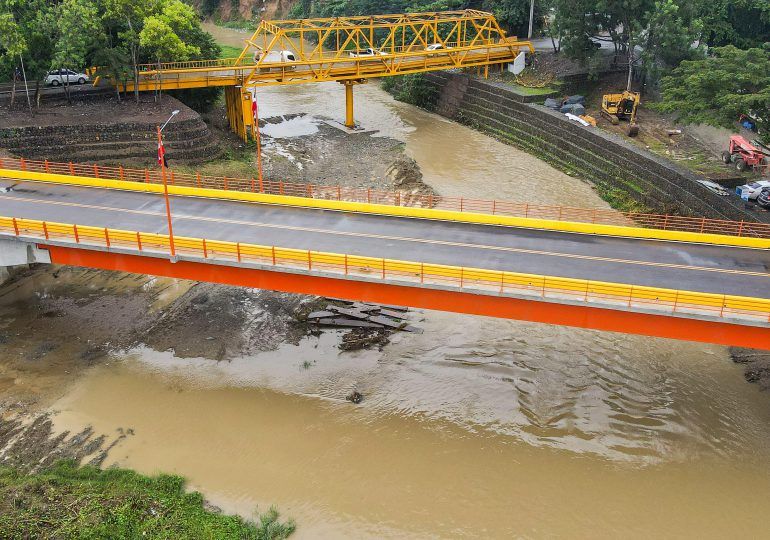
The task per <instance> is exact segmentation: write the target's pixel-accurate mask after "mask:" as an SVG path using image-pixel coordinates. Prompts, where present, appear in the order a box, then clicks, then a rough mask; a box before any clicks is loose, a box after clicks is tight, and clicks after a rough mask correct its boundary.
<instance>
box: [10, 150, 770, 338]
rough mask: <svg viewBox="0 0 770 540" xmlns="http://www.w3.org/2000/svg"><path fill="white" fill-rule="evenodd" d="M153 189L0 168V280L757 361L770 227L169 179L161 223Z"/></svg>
mask: <svg viewBox="0 0 770 540" xmlns="http://www.w3.org/2000/svg"><path fill="white" fill-rule="evenodd" d="M159 176H160V175H159V171H149V170H129V169H124V168H108V167H101V166H92V165H73V164H54V163H48V162H30V161H24V160H11V159H3V160H0V187H4V188H6V189H5V190H4V191H5V192H3V193H0V216H2V217H0V240H1V241H2V246H3V247H2V249H1V250H0V251H1V252H4V253H5V254H6V257H5V258H4V259H0V264H12V263H13V261H10V260H9V258H10V259H14V260H15V259H18V258H19V257H21V258H22V259H24V260H19V261H17V262H28V261H30V262H33V261H38V262H50V263H54V264H69V265H76V266H85V267H92V268H102V269H110V270H120V271H126V272H135V273H143V274H152V275H160V276H168V277H174V278H184V279H192V280H198V281H211V282H217V283H224V284H230V285H241V286H248V287H257V288H265V289H274V290H281V291H288V292H296V293H305V294H318V295H326V296H333V297H340V298H347V299H350V300H362V301H370V302H381V303H387V304H400V305H405V306H412V307H421V308H427V309H438V310H446V311H454V312H460V313H469V314H476V315H486V316H493V317H505V318H511V319H519V320H527V321H536V322H543V323H549V324H560V325H567V326H576V327H583V328H592V329H598V330H608V331H614V332H624V333H632V334H641V335H649V336H659V337H667V338H675V339H683V340H691V341H701V342H710V343H718V344H724V345H738V346H746V347H754V348H764V349H770V273H769V269H770V250H768V248H770V226H768V225H764V224H757V223H743V222H729V221H718V220H708V219H704V218H684V217H676V216H650V215H641V214H622V213H618V212H613V211H606V210H596V209H575V208H560V207H547V206H538V205H525V204H516V203H509V202H503V201H480V200H472V199H456V198H445V197H438V196H428V197H419V196H404V195H403V194H398V193H395V192H393V193H390V192H380V191H373V190H354V189H350V188H342V187H339V186H318V185H304V184H289V183H281V182H278V183H276V182H259V181H258V180H255V179H253V178H247V179H237V178H211V177H205V176H201V175H178V174H169V178H168V182H169V184H170V185H169V186H168V191H169V193H170V195H171V198H170V206H171V214H170V215H169V214H167V213H166V210H165V205H164V198H163V185H162V184H161V183H160V181H161V179H160V177H159ZM8 188H10V189H8ZM169 218H171V219H172V220H173V233H172V234H169V227H168V225H167V224H168V219H169Z"/></svg>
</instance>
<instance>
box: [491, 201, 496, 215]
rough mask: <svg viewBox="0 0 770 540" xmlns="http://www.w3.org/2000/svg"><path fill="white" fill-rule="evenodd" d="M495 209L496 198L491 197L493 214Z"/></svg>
mask: <svg viewBox="0 0 770 540" xmlns="http://www.w3.org/2000/svg"><path fill="white" fill-rule="evenodd" d="M495 210H497V199H492V215H493V216H494V215H495Z"/></svg>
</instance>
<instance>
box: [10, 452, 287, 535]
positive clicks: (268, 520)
mask: <svg viewBox="0 0 770 540" xmlns="http://www.w3.org/2000/svg"><path fill="white" fill-rule="evenodd" d="M294 529H295V526H294V523H293V522H291V521H289V522H285V523H284V522H281V521H279V519H278V513H277V512H276V511H275V510H273V509H271V510H270V511H268V512H267V513H265V514H263V515H262V516H260V518H259V522H257V523H255V522H251V521H246V520H244V519H242V518H240V517H238V516H228V515H224V514H220V513H217V512H214V511H212V510H208V509H206V508H205V507H204V501H203V497H202V496H201V494H200V493H198V492H192V493H186V492H185V491H184V479H182V478H180V477H179V476H173V475H159V476H156V477H147V476H143V475H140V474H137V473H135V472H133V471H129V470H123V469H107V470H100V469H97V468H95V467H90V466H86V467H77V466H76V465H75V463H74V462H72V461H61V462H59V463H57V464H56V465H55V466H54V467H52V468H51V469H48V470H44V471H41V472H38V473H35V474H24V473H21V472H19V471H17V470H15V469H12V468H9V467H0V537H2V538H148V539H151V538H217V539H227V538H232V539H253V540H277V539H282V538H287V537H288V536H289V535H290V534H291V533H292V532H294Z"/></svg>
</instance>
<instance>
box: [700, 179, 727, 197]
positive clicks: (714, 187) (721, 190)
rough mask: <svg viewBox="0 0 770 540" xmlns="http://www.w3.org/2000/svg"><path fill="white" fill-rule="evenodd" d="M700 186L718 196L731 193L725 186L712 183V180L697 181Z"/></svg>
mask: <svg viewBox="0 0 770 540" xmlns="http://www.w3.org/2000/svg"><path fill="white" fill-rule="evenodd" d="M697 182H698V183H699V184H700V185H702V186H703V187H705V188H706V189H707V190H709V191H713V192H714V193H716V194H717V195H729V194H730V192H729V191H727V189H725V187H724V186H722V185H720V184H717V183H716V182H712V181H711V180H698V181H697Z"/></svg>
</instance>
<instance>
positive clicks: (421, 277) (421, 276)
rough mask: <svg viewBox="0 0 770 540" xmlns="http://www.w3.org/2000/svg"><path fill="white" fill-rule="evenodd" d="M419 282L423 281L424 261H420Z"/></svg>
mask: <svg viewBox="0 0 770 540" xmlns="http://www.w3.org/2000/svg"><path fill="white" fill-rule="evenodd" d="M420 283H425V263H420Z"/></svg>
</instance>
